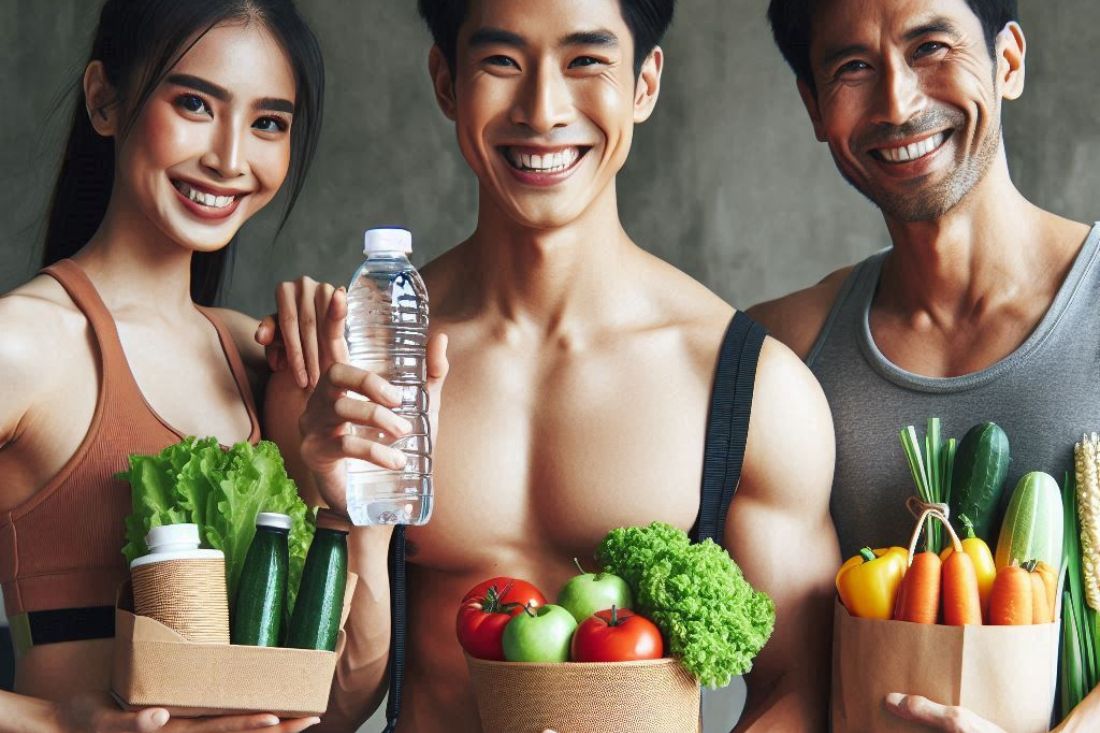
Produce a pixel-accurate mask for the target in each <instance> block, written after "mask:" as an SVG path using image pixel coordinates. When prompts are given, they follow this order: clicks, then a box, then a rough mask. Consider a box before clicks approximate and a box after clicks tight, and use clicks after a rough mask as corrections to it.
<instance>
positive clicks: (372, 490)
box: [347, 229, 432, 525]
mask: <svg viewBox="0 0 1100 733" xmlns="http://www.w3.org/2000/svg"><path fill="white" fill-rule="evenodd" d="M411 252H412V235H411V234H410V233H409V232H408V231H406V230H404V229H369V230H367V233H366V234H365V236H364V238H363V254H364V255H366V260H365V261H364V262H363V264H362V265H360V267H359V269H358V270H356V272H355V276H354V277H353V278H352V280H351V285H350V286H349V288H348V317H347V339H348V350H349V355H350V357H351V363H352V364H353V365H354V366H357V367H359V368H360V369H367V370H370V371H372V372H375V373H377V374H379V375H381V376H382V377H383V378H384V379H386V380H387V381H389V382H390V383H391V384H393V385H395V386H397V387H398V388H399V389H400V390H401V405H400V406H399V407H397V408H395V409H394V412H396V413H397V414H398V415H400V416H402V417H404V418H405V419H406V420H408V421H409V422H410V423H411V424H412V426H413V429H412V431H411V432H410V433H409V434H407V435H405V436H403V437H401V438H399V439H397V440H396V441H395V440H394V439H393V437H392V436H389V435H388V434H386V433H379V432H377V431H373V430H370V429H369V428H365V427H363V426H357V427H356V428H355V430H356V434H357V435H360V436H361V437H365V438H367V439H369V440H373V441H376V442H380V443H383V444H386V445H390V446H391V447H393V448H396V449H397V450H400V451H402V452H404V453H405V456H406V458H407V461H406V463H405V468H404V469H402V470H397V471H394V470H390V469H388V468H383V467H380V466H378V465H375V464H373V463H369V462H367V461H361V460H357V459H349V460H348V462H347V500H348V514H349V515H350V517H351V521H352V522H353V523H355V524H357V525H370V524H425V523H426V522H427V521H428V518H429V517H430V516H431V513H432V445H431V430H430V428H429V425H428V391H427V389H426V386H425V385H426V382H427V367H426V364H425V361H426V346H427V342H428V292H427V290H426V289H425V287H424V281H423V280H422V279H421V278H420V273H418V272H417V271H416V268H414V267H413V266H412V263H411V262H409V254H410V253H411ZM352 396H355V395H354V394H353V395H352Z"/></svg>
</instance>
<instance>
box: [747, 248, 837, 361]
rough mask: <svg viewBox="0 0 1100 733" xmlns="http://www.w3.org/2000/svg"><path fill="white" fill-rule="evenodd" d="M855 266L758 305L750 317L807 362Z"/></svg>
mask: <svg viewBox="0 0 1100 733" xmlns="http://www.w3.org/2000/svg"><path fill="white" fill-rule="evenodd" d="M854 268H855V266H854V265H852V266H849V267H845V268H842V269H840V270H837V271H836V272H833V273H832V274H830V275H829V276H828V277H826V278H825V279H824V280H822V281H821V282H819V283H817V284H816V285H813V286H811V287H808V288H805V289H803V290H798V291H796V292H793V293H791V294H789V295H784V296H783V297H781V298H777V299H775V300H769V301H767V302H764V303H758V304H757V305H754V306H753V307H751V308H749V309H748V310H747V311H746V313H747V314H748V315H749V316H751V317H752V318H753V320H755V321H757V322H759V323H760V324H761V325H763V326H764V327H765V328H767V329H768V333H769V334H771V335H772V336H774V337H775V338H776V339H778V340H780V341H782V342H783V343H784V344H786V345H787V346H788V347H789V348H790V350H791V351H793V352H794V353H795V354H797V355H798V357H799V358H800V359H805V358H806V357H807V356H808V355H809V353H810V349H812V348H813V345H814V342H815V341H817V337H818V335H819V334H820V333H821V329H822V328H823V327H824V326H825V321H826V319H827V318H828V317H829V312H830V311H831V310H832V307H833V304H834V303H835V302H836V299H837V296H838V295H839V294H840V290H841V288H843V287H844V283H845V281H847V279H848V276H849V275H851V273H852V270H853V269H854Z"/></svg>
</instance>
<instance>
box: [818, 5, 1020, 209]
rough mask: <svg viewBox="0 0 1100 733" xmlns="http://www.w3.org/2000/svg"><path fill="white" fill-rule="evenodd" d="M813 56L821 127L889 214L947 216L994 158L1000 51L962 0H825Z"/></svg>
mask: <svg viewBox="0 0 1100 733" xmlns="http://www.w3.org/2000/svg"><path fill="white" fill-rule="evenodd" d="M810 60H811V64H812V67H813V72H814V82H815V86H816V100H815V101H814V102H809V103H808V104H809V105H810V107H811V111H812V109H813V107H814V106H816V119H815V127H816V129H817V134H818V137H819V138H820V139H822V140H823V141H825V142H827V143H828V144H829V149H830V151H831V153H832V155H833V158H834V160H835V161H836V164H837V167H838V168H839V169H840V172H841V174H842V175H843V176H844V177H845V178H846V179H847V180H848V181H849V182H850V183H851V184H852V185H853V186H855V187H856V188H857V189H859V190H860V191H861V192H862V193H863V194H864V195H866V196H867V197H868V198H870V199H871V200H872V201H874V202H875V204H877V205H878V206H879V207H880V208H881V209H882V210H883V212H884V213H885V214H886V215H887V216H888V217H892V218H896V219H899V220H902V221H928V220H933V219H936V218H938V217H940V216H942V215H943V214H945V213H947V212H948V211H950V210H951V209H952V208H953V207H954V206H955V205H956V204H958V203H959V202H960V201H961V200H962V199H963V198H964V197H965V196H966V195H967V193H969V192H970V191H971V189H973V188H974V186H975V185H977V183H978V182H979V181H980V180H981V179H982V178H983V177H984V175H985V173H986V172H987V171H988V170H989V168H990V166H991V165H992V163H993V161H994V160H995V159H996V158H997V156H998V153H999V151H1000V144H1001V143H1000V140H1001V122H1000V116H1001V98H1002V91H1001V88H1000V87H1001V84H1000V83H999V82H998V81H997V76H998V73H997V72H998V63H997V59H994V58H991V57H990V53H989V48H988V46H987V45H986V41H985V36H984V34H983V30H982V25H981V21H979V19H978V18H977V16H975V15H974V13H973V12H972V11H971V10H970V7H969V5H967V3H966V2H965V0H830V1H829V2H825V3H823V4H822V6H821V8H820V9H819V10H818V12H817V14H816V16H815V18H814V23H813V33H812V41H811V45H810Z"/></svg>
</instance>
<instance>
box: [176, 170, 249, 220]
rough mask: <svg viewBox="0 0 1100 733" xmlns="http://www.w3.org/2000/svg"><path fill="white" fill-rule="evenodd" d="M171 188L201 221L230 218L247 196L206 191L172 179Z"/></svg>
mask: <svg viewBox="0 0 1100 733" xmlns="http://www.w3.org/2000/svg"><path fill="white" fill-rule="evenodd" d="M172 188H173V189H174V190H175V192H176V196H178V197H179V199H180V201H182V202H183V205H184V207H186V208H187V210H188V211H190V212H191V213H192V214H194V215H195V216H197V217H199V218H201V219H214V220H219V219H225V218H227V217H229V216H231V215H232V214H233V212H234V211H236V210H237V206H238V205H240V202H241V199H243V198H244V197H245V196H246V195H247V193H236V192H230V191H217V190H212V189H206V188H203V187H200V186H199V185H198V184H193V183H190V182H188V181H184V180H181V179H173V180H172Z"/></svg>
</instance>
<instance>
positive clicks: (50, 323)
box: [0, 276, 87, 433]
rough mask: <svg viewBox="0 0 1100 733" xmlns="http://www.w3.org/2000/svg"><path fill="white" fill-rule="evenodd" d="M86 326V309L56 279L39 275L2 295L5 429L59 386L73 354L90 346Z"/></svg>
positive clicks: (1, 418) (1, 414) (1, 413)
mask: <svg viewBox="0 0 1100 733" xmlns="http://www.w3.org/2000/svg"><path fill="white" fill-rule="evenodd" d="M86 329H87V320H86V319H85V318H84V314H83V313H82V312H81V311H80V309H79V308H77V307H76V305H75V304H74V303H73V302H72V300H70V299H69V296H68V295H67V294H66V293H65V290H64V289H63V288H62V287H61V286H60V285H58V284H57V281H55V280H53V279H52V278H49V277H45V276H39V277H36V278H34V279H33V280H31V281H30V282H27V283H25V284H23V285H20V286H19V287H17V288H15V289H14V290H11V291H9V292H7V293H5V294H3V295H0V333H2V334H3V338H0V384H3V385H4V387H5V388H4V390H2V392H3V394H4V396H3V397H0V424H2V425H0V431H3V432H5V433H6V432H7V430H6V428H7V427H10V425H9V423H10V422H11V421H12V420H13V419H19V417H21V416H22V414H24V412H25V408H26V407H27V406H28V405H31V404H34V402H35V401H36V400H37V397H38V395H41V394H43V393H44V392H45V391H47V390H53V389H55V388H57V386H58V384H59V382H60V381H61V379H62V377H63V376H64V370H65V365H66V364H68V363H71V362H72V359H71V358H70V357H71V356H72V354H73V353H74V352H75V351H76V350H78V349H86V348H87V341H86V339H85V333H86Z"/></svg>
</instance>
